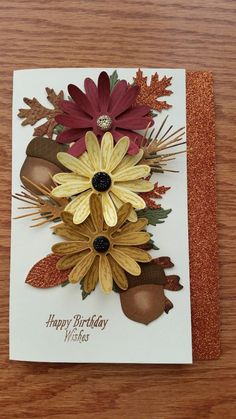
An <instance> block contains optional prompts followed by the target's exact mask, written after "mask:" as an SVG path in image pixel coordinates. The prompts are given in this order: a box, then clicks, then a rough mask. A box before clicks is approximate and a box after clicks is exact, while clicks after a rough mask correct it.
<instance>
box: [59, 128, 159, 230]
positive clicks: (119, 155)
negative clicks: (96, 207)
mask: <svg viewBox="0 0 236 419" xmlns="http://www.w3.org/2000/svg"><path fill="white" fill-rule="evenodd" d="M85 141H86V147H87V152H85V153H83V154H82V156H80V157H78V158H76V157H73V156H71V155H70V154H68V153H58V154H57V158H58V160H59V161H60V163H61V164H63V166H65V167H66V168H67V169H69V170H71V173H58V174H56V175H55V176H54V177H53V180H54V181H55V182H57V183H58V184H60V186H57V187H56V188H54V189H53V191H52V196H53V197H55V198H66V197H67V198H68V197H72V196H74V195H77V196H76V197H75V198H74V199H73V200H72V201H71V202H70V203H69V204H68V205H67V206H66V208H65V211H68V212H71V213H72V214H73V215H74V217H73V221H74V223H75V224H80V223H82V222H83V221H84V220H85V219H86V218H87V217H88V216H89V214H90V207H89V200H90V197H91V195H93V194H96V195H97V194H98V195H100V197H101V201H102V211H103V216H104V219H105V221H106V224H107V225H108V226H115V225H116V223H117V209H119V208H120V207H121V205H122V204H123V203H125V202H130V203H131V205H132V207H133V208H135V209H143V208H145V206H146V204H145V201H144V200H143V199H142V198H141V197H140V196H139V195H138V194H137V193H138V192H147V191H151V190H152V189H153V187H154V185H153V183H152V182H149V181H147V180H145V179H143V178H145V177H146V176H148V175H149V173H150V167H149V166H147V165H137V163H138V162H139V161H140V160H141V159H142V157H143V150H140V151H139V153H138V154H136V155H134V156H130V155H126V153H127V151H128V148H129V143H130V140H129V138H128V137H123V138H121V139H120V140H119V142H118V143H117V144H116V145H115V146H114V142H113V137H112V135H111V133H110V132H106V133H105V134H104V136H103V138H102V141H101V146H100V144H99V141H98V139H97V137H96V135H95V134H94V133H93V132H91V131H89V132H87V134H86V138H85ZM130 220H131V221H136V220H137V214H136V212H135V211H134V209H133V210H132V211H131V213H130Z"/></svg>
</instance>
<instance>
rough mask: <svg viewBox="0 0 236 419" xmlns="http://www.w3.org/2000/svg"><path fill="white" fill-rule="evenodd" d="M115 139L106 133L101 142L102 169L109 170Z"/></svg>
mask: <svg viewBox="0 0 236 419" xmlns="http://www.w3.org/2000/svg"><path fill="white" fill-rule="evenodd" d="M113 144H114V142H113V137H112V135H111V133H110V132H106V133H105V134H104V135H103V137H102V142H101V157H102V158H101V168H102V169H103V170H107V168H108V166H109V163H110V160H111V156H112V151H113Z"/></svg>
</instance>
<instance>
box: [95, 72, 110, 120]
mask: <svg viewBox="0 0 236 419" xmlns="http://www.w3.org/2000/svg"><path fill="white" fill-rule="evenodd" d="M109 99H110V80H109V76H108V74H107V73H106V72H105V71H102V73H101V74H100V75H99V78H98V102H99V108H100V112H101V113H105V112H107V110H108V105H109Z"/></svg>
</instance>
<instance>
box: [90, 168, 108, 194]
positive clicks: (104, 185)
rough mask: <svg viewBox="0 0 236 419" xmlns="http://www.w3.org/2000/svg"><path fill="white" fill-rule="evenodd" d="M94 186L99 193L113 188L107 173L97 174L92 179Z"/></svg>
mask: <svg viewBox="0 0 236 419" xmlns="http://www.w3.org/2000/svg"><path fill="white" fill-rule="evenodd" d="M92 185H93V187H94V189H96V191H98V192H105V191H107V190H108V189H109V188H110V186H111V177H110V176H109V175H108V174H107V173H106V172H97V173H95V175H94V176H93V178H92Z"/></svg>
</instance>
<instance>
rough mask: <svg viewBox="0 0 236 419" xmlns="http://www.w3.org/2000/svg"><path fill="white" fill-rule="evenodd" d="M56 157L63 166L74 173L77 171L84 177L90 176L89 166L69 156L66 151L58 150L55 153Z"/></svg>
mask: <svg viewBox="0 0 236 419" xmlns="http://www.w3.org/2000/svg"><path fill="white" fill-rule="evenodd" d="M57 159H58V160H59V162H60V163H61V164H63V166H65V167H66V168H67V169H69V170H71V171H72V172H74V173H78V174H79V175H82V176H85V177H91V176H92V174H93V172H92V170H91V168H90V167H89V166H87V165H86V164H85V163H84V162H82V161H80V159H77V158H76V157H74V156H71V155H70V154H68V153H64V152H60V153H57Z"/></svg>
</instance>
